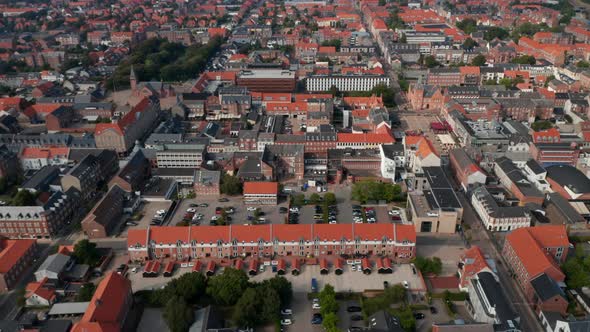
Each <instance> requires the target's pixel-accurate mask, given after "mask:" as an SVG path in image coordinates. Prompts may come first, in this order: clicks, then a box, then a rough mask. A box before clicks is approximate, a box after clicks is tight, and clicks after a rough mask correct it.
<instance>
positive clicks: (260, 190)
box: [243, 181, 279, 205]
mask: <svg viewBox="0 0 590 332" xmlns="http://www.w3.org/2000/svg"><path fill="white" fill-rule="evenodd" d="M243 192H244V204H247V205H248V204H255V205H277V202H278V195H279V184H278V182H262V181H261V182H244V190H243Z"/></svg>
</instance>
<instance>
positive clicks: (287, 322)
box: [281, 318, 293, 326]
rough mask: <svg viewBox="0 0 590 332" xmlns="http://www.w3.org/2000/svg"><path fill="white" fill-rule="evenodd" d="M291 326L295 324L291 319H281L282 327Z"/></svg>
mask: <svg viewBox="0 0 590 332" xmlns="http://www.w3.org/2000/svg"><path fill="white" fill-rule="evenodd" d="M291 324H293V322H292V321H291V320H290V319H289V318H286V319H281V325H283V326H286V325H291Z"/></svg>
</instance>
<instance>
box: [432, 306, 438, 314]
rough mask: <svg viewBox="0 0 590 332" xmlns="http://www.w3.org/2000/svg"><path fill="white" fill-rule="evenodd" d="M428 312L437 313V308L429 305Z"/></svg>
mask: <svg viewBox="0 0 590 332" xmlns="http://www.w3.org/2000/svg"><path fill="white" fill-rule="evenodd" d="M430 313H431V314H437V313H438V310H436V307H432V306H431V307H430Z"/></svg>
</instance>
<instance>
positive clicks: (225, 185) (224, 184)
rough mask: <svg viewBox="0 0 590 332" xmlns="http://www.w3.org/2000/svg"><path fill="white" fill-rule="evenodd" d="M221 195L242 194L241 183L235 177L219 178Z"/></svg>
mask: <svg viewBox="0 0 590 332" xmlns="http://www.w3.org/2000/svg"><path fill="white" fill-rule="evenodd" d="M219 189H220V190H221V193H223V194H226V195H230V196H235V195H241V194H242V181H240V179H239V178H238V177H237V176H233V175H229V174H224V175H223V177H222V178H221V185H220V186H219Z"/></svg>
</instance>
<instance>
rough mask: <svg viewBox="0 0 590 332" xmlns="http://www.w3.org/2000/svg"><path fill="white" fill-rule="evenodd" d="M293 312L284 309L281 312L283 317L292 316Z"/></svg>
mask: <svg viewBox="0 0 590 332" xmlns="http://www.w3.org/2000/svg"><path fill="white" fill-rule="evenodd" d="M291 314H293V311H292V310H291V309H283V310H281V315H291Z"/></svg>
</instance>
